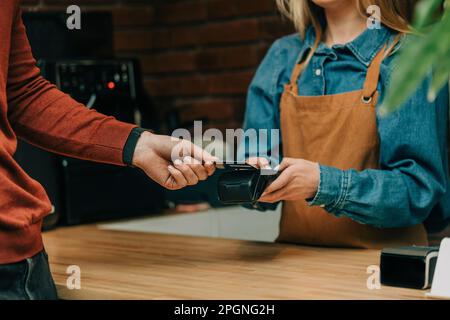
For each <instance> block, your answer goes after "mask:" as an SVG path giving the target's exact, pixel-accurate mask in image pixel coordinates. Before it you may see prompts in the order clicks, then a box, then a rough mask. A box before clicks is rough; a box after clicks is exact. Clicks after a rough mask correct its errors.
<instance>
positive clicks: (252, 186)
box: [217, 163, 279, 205]
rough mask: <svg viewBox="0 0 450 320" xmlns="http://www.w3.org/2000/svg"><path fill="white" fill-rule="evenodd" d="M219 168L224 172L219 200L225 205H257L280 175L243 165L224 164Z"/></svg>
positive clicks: (220, 182)
mask: <svg viewBox="0 0 450 320" xmlns="http://www.w3.org/2000/svg"><path fill="white" fill-rule="evenodd" d="M217 167H218V168H219V169H223V170H224V172H223V173H222V174H221V175H219V180H218V195H219V200H220V201H221V202H222V203H224V204H240V205H243V204H252V205H253V204H256V202H257V201H258V199H259V198H260V197H261V195H262V193H263V192H264V190H265V189H266V188H267V186H268V185H269V184H270V183H271V182H272V181H274V180H275V179H276V178H277V177H278V175H279V173H278V172H277V171H274V170H266V169H262V170H260V169H256V168H254V167H252V166H251V165H248V164H242V163H224V164H218V165H217Z"/></svg>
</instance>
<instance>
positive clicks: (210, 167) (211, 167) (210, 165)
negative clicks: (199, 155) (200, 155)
mask: <svg viewBox="0 0 450 320" xmlns="http://www.w3.org/2000/svg"><path fill="white" fill-rule="evenodd" d="M205 169H206V172H207V173H208V176H212V175H213V173H214V171H216V165H215V163H214V162H212V161H206V162H205Z"/></svg>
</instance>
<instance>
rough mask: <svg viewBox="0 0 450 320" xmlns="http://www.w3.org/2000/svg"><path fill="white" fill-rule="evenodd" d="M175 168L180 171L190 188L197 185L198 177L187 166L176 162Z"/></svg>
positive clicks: (178, 161) (179, 161)
mask: <svg viewBox="0 0 450 320" xmlns="http://www.w3.org/2000/svg"><path fill="white" fill-rule="evenodd" d="M174 166H175V168H176V169H178V170H179V171H180V172H181V173H182V174H183V176H184V178H185V179H186V181H187V184H188V185H189V186H192V185H195V184H197V183H198V177H197V175H196V174H195V173H194V171H193V170H192V169H191V168H190V167H189V166H188V165H187V164H184V163H183V162H182V161H181V160H178V159H177V160H175V161H174Z"/></svg>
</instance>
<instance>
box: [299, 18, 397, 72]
mask: <svg viewBox="0 0 450 320" xmlns="http://www.w3.org/2000/svg"><path fill="white" fill-rule="evenodd" d="M393 34H394V32H393V31H391V30H390V29H389V28H387V27H385V26H383V25H381V27H380V28H379V29H366V30H364V31H363V32H362V33H361V34H360V35H359V36H358V37H357V38H356V39H354V40H353V41H351V42H349V43H346V44H337V45H334V46H333V47H332V48H333V49H340V48H347V49H348V50H350V51H351V52H352V54H353V55H354V56H355V57H356V58H357V59H358V60H359V61H360V62H361V63H362V64H364V65H365V66H369V65H370V63H371V62H372V60H373V58H374V57H375V55H376V54H377V53H378V51H379V50H381V48H382V47H383V45H384V44H386V43H387V42H388V40H389V39H390V37H391V36H392V35H393ZM315 37H316V35H315V31H314V28H313V27H312V26H310V27H308V29H307V30H306V33H305V40H304V46H303V48H302V50H301V52H300V55H299V60H301V59H303V58H304V55H305V53H306V52H307V51H308V50H309V49H311V48H312V47H313V45H314V40H315ZM331 51H332V50H331V49H330V48H329V47H327V45H325V44H324V43H323V42H321V43H320V44H319V47H318V48H317V50H316V53H317V54H327V53H330V52H331Z"/></svg>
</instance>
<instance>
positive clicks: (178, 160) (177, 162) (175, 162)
mask: <svg viewBox="0 0 450 320" xmlns="http://www.w3.org/2000/svg"><path fill="white" fill-rule="evenodd" d="M173 163H174V164H175V165H177V166H178V165H180V164H182V163H183V162H182V161H181V160H180V159H176V160H175V161H174V162H173Z"/></svg>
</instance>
